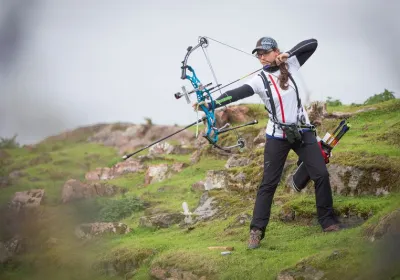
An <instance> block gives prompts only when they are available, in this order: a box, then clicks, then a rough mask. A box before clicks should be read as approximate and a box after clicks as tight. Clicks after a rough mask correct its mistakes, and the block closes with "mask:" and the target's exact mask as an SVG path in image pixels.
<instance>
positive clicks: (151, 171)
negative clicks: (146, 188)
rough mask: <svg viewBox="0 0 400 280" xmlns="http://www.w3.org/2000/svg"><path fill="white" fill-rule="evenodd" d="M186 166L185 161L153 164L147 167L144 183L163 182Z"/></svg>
mask: <svg viewBox="0 0 400 280" xmlns="http://www.w3.org/2000/svg"><path fill="white" fill-rule="evenodd" d="M185 167H186V164H185V163H174V164H172V165H169V164H166V163H162V164H157V165H151V166H149V167H148V168H147V171H146V174H145V178H144V184H145V185H149V184H153V183H157V182H162V181H164V180H166V179H168V178H171V177H172V175H174V174H176V173H178V172H181V171H182V170H183V168H185Z"/></svg>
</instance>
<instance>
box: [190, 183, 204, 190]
mask: <svg viewBox="0 0 400 280" xmlns="http://www.w3.org/2000/svg"><path fill="white" fill-rule="evenodd" d="M192 190H193V191H200V192H203V191H205V190H206V187H205V185H204V182H203V181H199V182H197V183H194V184H192Z"/></svg>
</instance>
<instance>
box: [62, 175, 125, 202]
mask: <svg viewBox="0 0 400 280" xmlns="http://www.w3.org/2000/svg"><path fill="white" fill-rule="evenodd" d="M123 192H125V190H124V189H121V188H119V187H117V186H114V185H109V184H102V183H93V182H92V183H87V184H86V183H82V182H80V181H78V180H75V179H70V180H68V181H67V182H65V184H64V186H63V188H62V192H61V200H62V203H68V202H71V201H75V200H79V199H85V198H91V197H96V196H107V197H109V196H113V195H116V194H118V193H123Z"/></svg>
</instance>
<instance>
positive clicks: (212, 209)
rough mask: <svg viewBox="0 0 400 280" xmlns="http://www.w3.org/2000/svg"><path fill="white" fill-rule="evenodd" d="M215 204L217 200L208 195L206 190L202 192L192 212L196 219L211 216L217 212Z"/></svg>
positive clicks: (199, 219) (204, 218)
mask: <svg viewBox="0 0 400 280" xmlns="http://www.w3.org/2000/svg"><path fill="white" fill-rule="evenodd" d="M216 204H217V201H216V200H215V199H214V198H213V197H209V196H208V193H207V192H206V193H204V194H203V195H202V196H201V198H200V202H199V205H198V206H197V208H196V210H194V212H193V214H194V215H196V221H201V220H207V219H210V218H212V217H213V216H214V215H215V214H216V213H217V212H218V209H217V208H216Z"/></svg>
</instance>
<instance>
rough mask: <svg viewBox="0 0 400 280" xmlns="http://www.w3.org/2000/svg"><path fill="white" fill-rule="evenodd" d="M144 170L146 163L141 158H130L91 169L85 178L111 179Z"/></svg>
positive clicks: (91, 179) (94, 179) (89, 179)
mask: <svg viewBox="0 0 400 280" xmlns="http://www.w3.org/2000/svg"><path fill="white" fill-rule="evenodd" d="M144 170H145V165H144V164H143V163H142V162H141V161H140V160H134V159H129V160H127V161H123V162H119V163H117V164H116V165H114V166H113V167H111V168H109V167H103V168H96V169H95V170H92V171H89V172H88V173H86V175H85V179H86V180H88V181H97V180H110V179H114V178H117V177H120V176H122V175H124V174H127V173H136V172H143V171H144Z"/></svg>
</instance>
